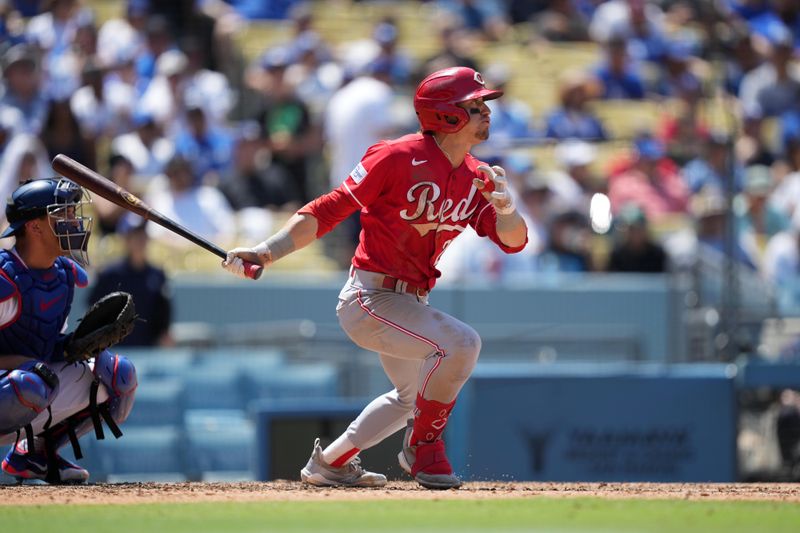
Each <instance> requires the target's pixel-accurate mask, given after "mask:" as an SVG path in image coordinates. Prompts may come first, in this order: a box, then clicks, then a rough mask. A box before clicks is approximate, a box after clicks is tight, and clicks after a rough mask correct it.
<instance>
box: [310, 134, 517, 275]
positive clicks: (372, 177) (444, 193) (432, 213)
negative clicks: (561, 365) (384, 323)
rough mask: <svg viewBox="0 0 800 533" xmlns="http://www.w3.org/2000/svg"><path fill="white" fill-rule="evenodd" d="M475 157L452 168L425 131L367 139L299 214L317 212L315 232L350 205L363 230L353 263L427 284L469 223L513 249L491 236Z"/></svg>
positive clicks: (492, 218) (490, 211)
mask: <svg viewBox="0 0 800 533" xmlns="http://www.w3.org/2000/svg"><path fill="white" fill-rule="evenodd" d="M481 164H483V163H481V162H480V161H478V160H477V159H475V158H474V157H472V155H470V154H467V156H466V158H465V159H464V162H463V163H462V164H461V165H460V166H459V167H458V168H453V166H452V165H451V164H450V160H449V159H447V156H445V155H444V152H442V150H441V149H440V148H439V146H438V145H437V144H436V140H435V139H434V138H433V136H431V135H422V134H420V133H417V134H412V135H406V136H405V137H401V138H400V139H396V140H393V141H381V142H379V143H378V144H375V145H373V146H371V147H370V148H369V149H368V150H367V153H366V154H365V155H364V157H363V158H362V159H361V162H360V163H359V164H358V165H357V166H356V168H355V169H353V171H352V172H351V173H350V175H349V176H348V177H347V179H346V180H345V181H344V182H343V183H342V185H340V186H339V187H337V188H336V189H334V190H333V191H331V192H330V193H328V194H325V195H323V196H320V197H319V198H317V199H316V200H314V201H312V202H309V203H308V204H307V205H305V206H304V207H303V208H302V209H300V211H299V213H307V214H310V215H312V216H314V218H316V219H317V222H318V224H319V229H318V230H317V237H321V236H322V235H324V234H325V233H327V232H329V231H330V230H331V229H333V227H334V226H335V225H336V224H338V223H339V222H341V221H342V220H344V219H345V218H347V217H348V216H349V215H350V214H352V213H354V212H355V211H356V210H359V209H360V210H361V228H362V230H361V235H360V239H359V243H358V248H357V249H356V253H355V256H354V257H353V266H354V267H356V268H359V269H362V270H368V271H370V272H380V273H382V274H387V275H389V276H392V277H395V278H398V279H401V280H403V281H406V282H408V283H409V284H411V285H416V286H418V287H422V288H425V289H431V288H433V286H434V284H435V283H436V278H438V277H439V276H440V275H441V273H440V272H439V271H438V270H437V269H436V263H437V262H438V261H439V258H440V257H441V255H442V252H444V250H445V249H446V248H447V246H448V245H449V244H450V242H452V240H453V239H455V238H456V237H458V236H459V235H460V234H461V232H463V231H464V229H465V228H466V226H467V224H469V225H470V226H472V227H473V228H474V229H475V231H476V232H477V233H478V235H480V236H481V237H485V236H488V237H489V238H490V239H491V240H492V241H494V242H495V243H496V244H497V245H498V246H499V247H500V248H501V249H502V250H503V251H505V252H506V253H514V252H518V251H520V250H522V249H523V248H525V244H527V240H526V241H525V243H524V244H522V245H521V246H518V247H515V248H512V247H509V246H506V245H505V244H503V242H502V241H501V240H500V238H499V237H498V236H497V228H496V221H497V214H496V213H495V210H494V207H493V206H492V204H491V203H490V202H488V201H487V200H486V199H485V198H484V197H483V195H482V194H481V193H480V192H478V190H477V189H476V188H475V186H474V185H473V184H472V180H473V179H474V178H475V177H478V178H481V179H483V174H482V173H478V172H477V170H476V169H477V167H478V166H479V165H481Z"/></svg>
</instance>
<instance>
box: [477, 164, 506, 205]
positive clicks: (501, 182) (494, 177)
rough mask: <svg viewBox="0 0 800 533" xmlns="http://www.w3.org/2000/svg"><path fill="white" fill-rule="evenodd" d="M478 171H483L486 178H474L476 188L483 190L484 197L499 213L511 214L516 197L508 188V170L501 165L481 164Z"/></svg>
mask: <svg viewBox="0 0 800 533" xmlns="http://www.w3.org/2000/svg"><path fill="white" fill-rule="evenodd" d="M478 171H479V172H482V173H483V174H484V175H485V176H486V178H484V179H483V180H482V179H480V178H475V179H474V180H472V183H473V185H475V188H476V189H478V190H479V191H481V194H483V197H484V198H486V199H487V200H488V201H489V202H491V204H492V205H493V206H494V209H495V211H497V214H498V215H510V214H511V213H513V212H514V210H515V209H516V206H515V205H514V198H513V197H512V196H511V192H510V191H509V190H508V181H507V180H506V171H505V170H504V169H503V167H501V166H499V165H495V166H493V167H490V166H488V165H480V166H479V167H478Z"/></svg>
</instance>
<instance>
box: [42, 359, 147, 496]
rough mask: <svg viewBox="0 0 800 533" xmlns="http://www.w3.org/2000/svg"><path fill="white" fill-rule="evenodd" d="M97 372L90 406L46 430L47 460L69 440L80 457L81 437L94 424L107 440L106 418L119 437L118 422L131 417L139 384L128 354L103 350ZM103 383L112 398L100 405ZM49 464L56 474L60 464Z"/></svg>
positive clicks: (95, 366) (79, 457) (95, 370)
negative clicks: (98, 400) (100, 385)
mask: <svg viewBox="0 0 800 533" xmlns="http://www.w3.org/2000/svg"><path fill="white" fill-rule="evenodd" d="M94 375H95V378H96V379H95V381H94V382H93V383H92V388H91V390H90V393H89V406H88V407H87V408H85V409H82V410H80V411H78V412H77V413H75V414H73V415H72V416H70V417H68V418H66V419H64V420H62V421H61V422H59V423H58V424H55V425H54V426H53V427H51V428H48V429H47V430H46V431H45V432H44V435H43V437H44V441H45V446H46V447H47V450H46V451H47V456H48V460H50V459H51V458H52V459H53V460H55V459H56V458H57V457H58V454H57V451H58V450H59V449H60V448H61V447H62V446H64V445H65V444H66V443H67V441H69V442H70V443H71V444H72V449H73V451H74V454H75V458H76V459H81V458H82V457H83V453H82V452H81V447H80V443H79V442H78V438H79V437H81V436H82V435H84V434H85V433H86V432H88V431H89V430H90V429H91V428H92V427H94V430H95V436H96V437H97V438H98V439H99V440H102V439H104V438H105V432H104V431H103V425H102V421H103V420H104V421H105V423H106V425H108V428H109V429H110V430H111V432H112V433H113V434H114V436H115V437H116V438H120V437H121V436H122V431H121V430H120V429H119V424H121V423H122V422H124V421H125V420H126V419H127V418H128V415H129V414H130V412H131V409H132V408H133V399H134V393H135V391H136V386H137V380H136V369H135V368H134V366H133V363H131V361H130V360H129V359H128V358H127V357H123V356H121V355H116V354H113V353H111V352H109V351H108V350H103V351H102V352H101V353H100V355H98V357H97V358H96V359H95V363H94ZM100 383H102V384H103V386H105V388H106V390H107V391H108V396H109V398H108V400H106V401H105V402H103V403H101V404H98V403H97V391H98V387H99V384H100ZM101 417H102V419H101ZM50 467H51V468H50V469H49V471H48V475H57V473H58V471H59V470H58V468H57V465H55V464H52V465H50ZM48 481H50V482H51V483H52V482H58V481H59V480H58V479H57V478H56V479H54V478H51V477H49V478H48Z"/></svg>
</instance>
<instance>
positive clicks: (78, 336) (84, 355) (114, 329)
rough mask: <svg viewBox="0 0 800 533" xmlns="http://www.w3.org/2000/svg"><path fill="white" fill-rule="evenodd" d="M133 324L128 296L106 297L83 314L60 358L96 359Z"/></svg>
mask: <svg viewBox="0 0 800 533" xmlns="http://www.w3.org/2000/svg"><path fill="white" fill-rule="evenodd" d="M135 322H136V308H135V307H134V305H133V297H132V296H131V295H130V294H128V293H127V292H112V293H110V294H106V295H105V296H103V297H102V298H100V299H99V300H97V301H96V302H95V303H94V305H92V307H90V308H89V310H88V311H86V314H85V315H83V318H82V319H81V320H80V323H79V324H78V327H77V328H75V331H73V332H72V334H71V335H70V337H69V340H68V341H67V342H66V345H65V347H64V359H65V360H66V361H67V362H69V363H74V362H76V361H84V360H86V359H91V358H92V357H96V356H97V355H98V354H99V353H100V352H102V351H103V350H105V349H106V348H109V347H111V346H113V345H115V344H117V343H118V342H120V341H121V340H122V339H124V338H125V337H127V336H128V335H129V334H130V332H131V331H133V326H134V324H135Z"/></svg>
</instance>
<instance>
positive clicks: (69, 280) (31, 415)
mask: <svg viewBox="0 0 800 533" xmlns="http://www.w3.org/2000/svg"><path fill="white" fill-rule="evenodd" d="M87 198H88V197H87V196H85V195H84V192H83V189H81V187H79V186H78V185H76V184H75V183H73V182H71V181H69V180H66V179H60V178H49V179H41V180H34V181H28V182H25V183H23V184H22V185H20V186H19V188H17V190H16V191H14V193H13V195H12V196H11V198H10V199H9V202H8V205H7V207H6V216H7V218H8V221H9V223H10V226H9V227H8V229H6V230H5V232H4V233H3V234H2V235H0V238H5V237H10V236H12V235H13V236H14V237H15V238H16V244H15V246H14V247H13V248H11V249H4V250H0V444H11V445H12V447H11V450H10V451H9V452H8V455H6V457H5V459H4V460H3V463H2V469H3V471H4V472H6V473H7V474H9V475H11V476H14V477H16V478H18V479H19V480H23V479H40V480H45V481H47V482H50V483H81V482H84V481H86V480H87V479H88V478H89V472H87V471H86V470H85V469H83V468H81V467H80V466H78V465H77V464H74V463H72V462H70V461H68V460H66V459H64V458H63V457H61V455H59V454H58V450H59V449H60V448H61V447H62V446H63V445H64V444H66V443H67V442H68V441H71V443H72V445H73V448H74V451H75V456H76V457H77V458H80V457H81V453H80V446H79V445H78V440H77V437H79V436H80V435H82V434H84V433H86V432H87V431H89V429H90V428H91V427H92V426H94V427H95V431H96V432H98V438H101V437H102V426H101V425H100V417H102V418H103V419H104V420H105V421H106V423H107V424H108V426H109V429H111V431H112V432H113V433H114V434H115V435H117V436H118V435H119V434H120V433H119V428H118V426H117V424H119V423H121V422H123V421H124V420H125V419H126V418H127V416H128V413H129V412H130V410H131V407H132V406H133V396H134V389H135V388H136V372H135V370H134V368H133V365H132V364H131V363H130V361H128V360H127V359H126V358H125V357H121V356H118V355H113V354H112V353H111V352H109V351H107V350H104V351H103V352H101V353H100V354H99V355H98V356H97V358H95V359H92V360H89V361H87V362H77V363H67V362H65V359H64V352H65V345H66V344H67V343H68V336H67V335H66V334H65V333H64V331H65V329H66V325H67V316H68V315H69V311H70V307H71V305H72V298H73V295H74V291H75V287H76V286H77V287H85V286H86V284H87V281H88V279H87V275H86V271H85V270H84V269H83V267H82V266H81V264H86V263H87V259H88V256H87V244H88V241H89V236H90V234H91V225H92V219H91V217H84V216H83V207H84V204H86V203H87V202H88V200H87Z"/></svg>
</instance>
